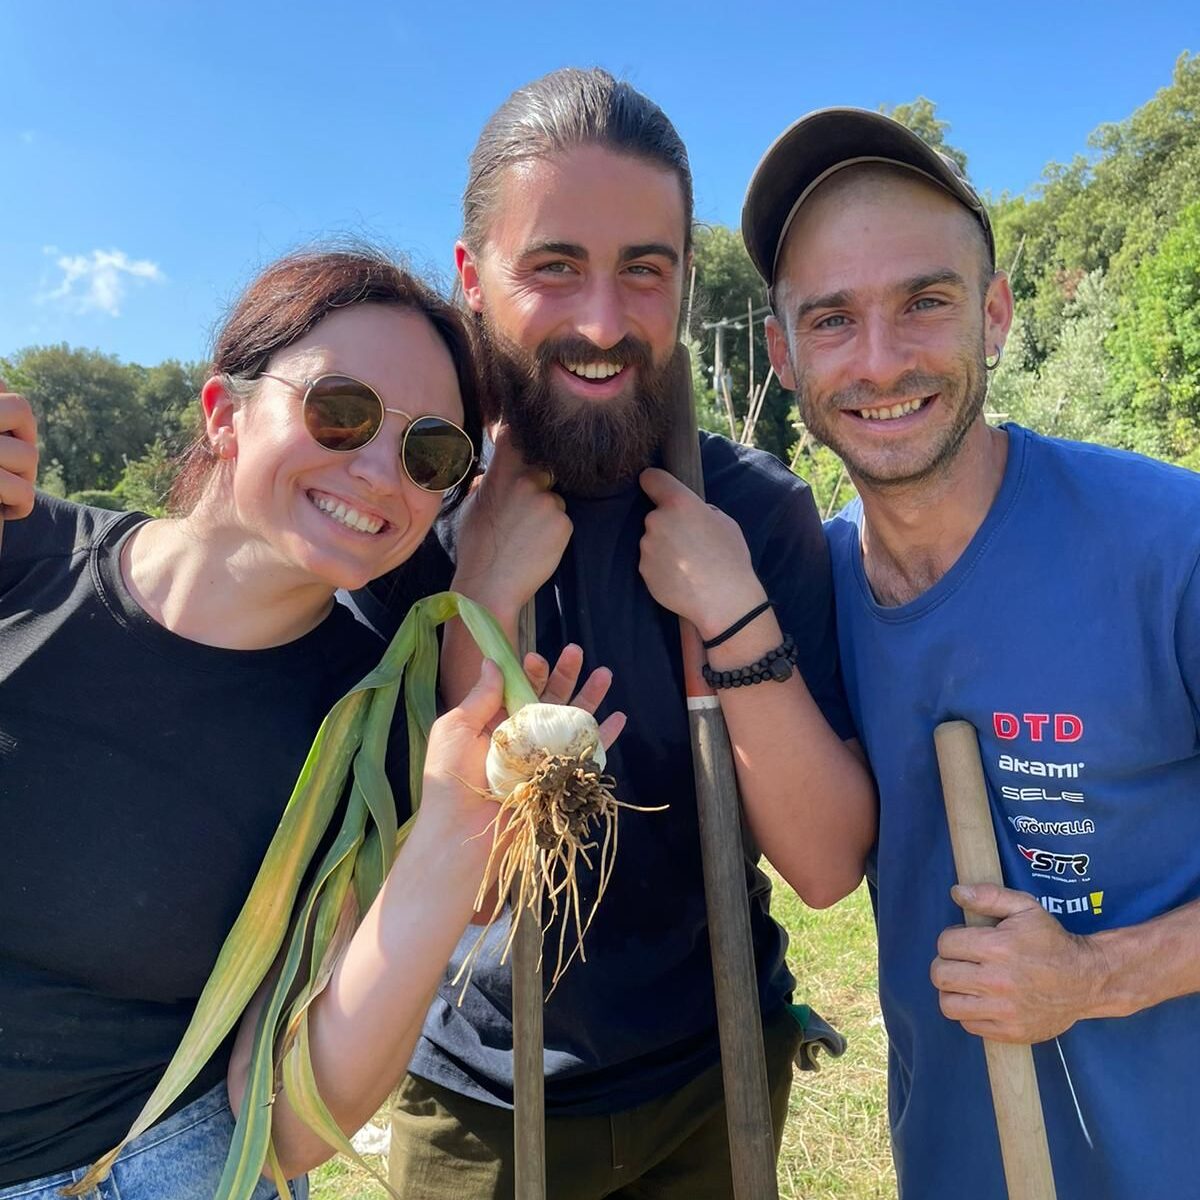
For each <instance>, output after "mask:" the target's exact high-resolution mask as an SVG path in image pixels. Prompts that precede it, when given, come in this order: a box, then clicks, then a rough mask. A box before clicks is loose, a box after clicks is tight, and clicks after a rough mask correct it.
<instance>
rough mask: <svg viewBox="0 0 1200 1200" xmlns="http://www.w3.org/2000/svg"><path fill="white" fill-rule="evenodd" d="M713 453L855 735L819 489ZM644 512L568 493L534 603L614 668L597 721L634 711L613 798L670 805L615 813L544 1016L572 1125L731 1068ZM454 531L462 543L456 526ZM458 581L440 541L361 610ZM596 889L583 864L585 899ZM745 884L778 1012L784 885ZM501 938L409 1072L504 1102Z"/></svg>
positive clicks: (566, 636) (759, 958)
mask: <svg viewBox="0 0 1200 1200" xmlns="http://www.w3.org/2000/svg"><path fill="white" fill-rule="evenodd" d="M702 446H703V464H704V477H705V487H706V490H707V497H708V500H709V502H710V503H712V504H715V505H716V506H718V507H719V508H721V509H723V510H724V511H725V512H727V513H728V514H730V515H731V516H732V517H734V518H735V519H736V520H737V521H738V523H739V524H740V525H741V527H742V529H743V531H744V533H745V535H746V540H747V542H748V544H749V547H750V552H751V555H752V557H753V560H754V565H755V569H756V571H757V572H758V575H759V578H760V579H761V580H762V582H763V585H764V587H765V588H766V590H767V593H768V594H769V595H770V597H771V598H772V600H774V601H775V604H776V611H777V613H778V617H779V623H780V625H781V626H782V627H783V629H784V631H785V632H786V633H791V634H792V635H793V636H794V637H795V639H796V641H797V643H798V645H799V649H800V666H801V670H802V672H803V674H804V677H805V679H806V680H807V682H808V686H809V688H810V689H811V690H812V693H813V695H814V697H815V698H816V700H817V702H818V703H819V704H820V705H821V708H822V710H823V711H824V712H825V714H826V716H827V717H828V719H829V720H830V721H831V723H832V724H833V726H834V728H835V729H836V730H837V731H838V733H839V734H841V735H842V736H844V737H849V736H852V727H851V724H850V720H849V715H848V713H847V710H846V708H845V703H844V700H843V698H842V692H841V684H840V679H839V676H838V672H837V663H836V646H835V634H834V628H833V612H832V596H831V585H830V575H829V561H828V553H827V550H826V547H825V542H824V538H823V536H822V532H821V526H820V521H819V519H818V517H817V513H816V509H815V506H814V504H813V501H812V497H811V494H810V493H809V490H808V487H807V485H805V484H804V483H803V482H802V481H801V480H799V479H797V478H796V477H795V476H794V475H792V474H791V472H789V471H788V470H787V469H786V468H785V467H784V466H783V465H782V464H781V463H779V462H778V461H777V460H776V459H774V458H772V457H771V456H769V455H766V454H763V453H762V452H761V451H756V450H751V449H747V448H745V447H741V446H735V445H734V444H733V443H731V442H729V441H727V440H726V439H724V438H719V437H712V436H707V435H704V436H703V437H702ZM650 508H651V504H650V502H649V500H648V499H647V498H646V497H645V495H644V494H643V493H642V491H641V489H640V488H639V487H637V485H636V484H632V485H629V486H626V487H622V488H620V489H618V490H616V491H614V493H613V494H611V495H609V496H605V497H602V498H598V499H587V500H581V499H578V498H576V497H567V513H568V515H569V516H570V518H571V520H572V522H573V524H574V533H573V534H572V537H571V541H570V543H569V545H568V546H567V549H566V552H565V553H564V555H563V557H562V561H561V562H560V564H559V567H558V569H557V570H556V571H555V573H554V576H553V577H552V578H551V580H550V581H549V582H548V583H547V584H546V585H545V586H544V587H543V588H542V589H541V591H540V592H539V593H538V597H537V614H538V643H537V644H538V649H539V651H540V652H541V653H543V654H545V655H546V656H547V657H548V658H549V659H550V660H551V661H552V662H553V660H554V658H555V656H556V655H557V654H558V652H559V651H560V650H561V649H562V647H563V646H564V645H565V644H566V643H567V642H570V641H573V642H577V643H578V644H579V645H581V646H582V647H583V650H584V654H585V669H588V668H590V667H596V666H601V665H603V666H609V667H611V668H612V669H613V673H614V678H613V686H612V690H611V691H610V693H609V696H608V699H607V702H606V704H605V706H604V707H603V708H602V710H601V712H600V714H599V715H600V716H601V718H603V716H604V714H605V713H606V712H608V711H612V710H621V711H624V712H625V713H627V714H628V717H629V723H628V725H627V727H626V729H625V732H624V733H623V734H622V735H621V737H620V739H619V741H618V742H617V743H616V745H615V746H614V747H613V749H612V750H611V751H610V753H609V758H608V767H607V770H608V771H609V772H611V774H612V775H613V776H615V778H616V781H617V788H616V792H617V795H618V797H619V798H620V799H622V800H625V801H628V802H629V803H630V804H636V805H647V806H651V805H661V804H666V805H668V806H669V807H668V808H667V809H666V811H664V812H656V813H638V812H630V811H627V810H626V811H622V812H621V815H620V846H619V850H618V854H617V860H616V869H615V872H614V874H613V876H612V879H611V882H610V883H609V886H608V889H607V891H606V892H605V896H604V900H603V903H602V904H601V905H600V908H599V910H598V912H597V914H596V917H595V920H594V922H593V923H592V926H591V929H590V930H589V931H588V934H587V939H586V942H585V948H586V953H587V961H586V962H580V961H579V960H578V959H576V961H575V962H574V963H572V965H571V967H570V969H569V970H568V971H567V972H566V974H565V975H564V976H563V978H562V979H561V980H560V982H559V984H558V987H557V989H556V991H555V992H554V994H553V995H552V996H551V997H550V999H549V1001H548V1003H547V1005H546V1010H545V1047H546V1050H545V1071H546V1107H547V1110H548V1111H550V1112H553V1113H555V1114H558V1115H563V1114H585V1113H603V1112H617V1111H620V1110H622V1109H627V1108H630V1107H633V1106H634V1105H636V1104H639V1103H641V1102H642V1101H644V1100H646V1099H649V1098H651V1097H653V1096H657V1095H662V1094H665V1093H667V1092H670V1091H672V1090H674V1089H675V1088H677V1087H680V1086H682V1085H683V1084H684V1083H686V1082H687V1081H688V1080H689V1079H690V1078H692V1077H693V1076H695V1075H697V1074H699V1073H700V1072H701V1071H703V1070H704V1069H705V1068H707V1067H709V1066H711V1065H712V1064H713V1063H715V1062H716V1061H717V1059H718V1046H717V1030H716V1010H715V1005H714V999H713V984H712V963H711V959H710V955H709V945H708V928H707V922H706V917H705V907H704V889H703V884H702V878H701V865H700V844H699V834H698V829H697V821H696V804H695V792H694V784H693V778H692V759H691V745H690V738H689V732H688V719H687V711H686V708H685V706H684V701H683V668H682V663H681V658H680V650H679V623H678V619H677V618H676V617H675V616H674V615H673V614H672V613H670V612H668V611H666V610H665V609H663V608H661V607H660V606H659V605H658V604H657V603H656V602H655V601H654V599H653V598H652V597H651V595H650V593H649V592H648V591H647V589H646V586H645V584H644V583H643V582H642V578H641V576H640V575H639V573H638V559H639V547H638V543H639V541H640V539H641V537H642V533H643V528H644V523H645V518H646V514H647V513H648V512H649V511H650ZM442 539H443V541H444V542H445V543H446V544H447V545H449V544H451V543H452V540H453V539H452V531H451V530H443V531H442ZM451 571H452V568H451V561H450V554H449V552H448V551H447V550H446V549H445V548H444V547H443V545H442V544H440V543H438V544H433V543H430V544H427V545H426V547H425V548H424V549H423V551H422V552H421V554H419V555H418V556H417V558H416V560H414V561H410V563H408V564H406V566H405V568H404V570H403V572H402V573H400V574H399V575H398V576H397V577H396V578H385V579H383V580H380V581H377V582H376V583H375V584H373V585H372V589H371V591H370V592H369V593H366V594H360V595H359V596H358V597H357V599H358V601H359V605H360V607H361V608H362V609H363V610H364V612H365V613H366V614H367V616H368V617H372V618H373V619H374V620H375V621H376V622H378V623H381V624H384V625H385V628H386V630H387V631H389V632H390V630H391V629H394V627H395V625H396V624H397V623H398V621H399V620H400V619H401V618H402V617H403V615H404V613H405V611H406V610H407V606H408V603H409V602H410V601H411V599H413V598H415V595H416V594H420V593H419V592H416V593H414V592H413V590H412V589H413V588H414V587H416V588H419V589H421V590H423V591H432V590H436V589H438V588H442V587H446V586H448V585H449V582H450V575H451ZM381 602H382V603H381ZM385 610H386V611H385ZM803 786H804V785H803V781H798V782H797V787H798V788H802V787H803ZM594 886H595V884H594V879H593V878H592V877H590V876H589V875H588V874H587V873H586V872H585V873H584V874H583V876H582V877H581V891H582V893H583V898H584V900H585V902H587V901H590V899H591V897H592V896H593V895H594ZM746 886H747V890H748V893H749V895H750V898H751V903H750V911H751V927H752V931H753V937H754V949H755V958H756V962H757V967H758V979H759V991H760V997H761V1002H762V1007H763V1011H764V1012H766V1013H770V1012H772V1011H774V1010H775V1009H776V1008H778V1006H779V1005H780V1004H781V1003H782V1002H783V1000H784V998H785V996H787V995H788V994H789V993H790V992H791V990H792V986H793V983H794V981H793V979H792V976H791V974H790V973H789V972H788V969H787V966H786V964H785V962H784V950H785V948H786V935H785V934H784V932H783V930H782V929H781V928H780V927H779V926H778V925H777V924H776V923H775V922H774V921H773V920H772V919H771V917H770V915H769V913H768V905H769V898H770V884H769V883H768V881H767V879H766V877H765V876H764V875H763V874H762V873H761V872H760V871H758V869H757V868H756V867H755V866H754V865H753V863H752V862H751V861H750V860H749V859H748V860H747V863H746ZM585 911H586V909H585ZM504 932H505V930H504V929H495V930H493V934H492V942H493V946H492V947H491V948H490V949H489V950H488V951H485V953H484V955H483V956H482V957H481V959H480V960H479V961H478V962H477V963H476V965H475V968H474V973H473V975H472V977H471V982H470V986H469V987H468V988H467V990H466V993H465V996H464V997H463V1002H462V1005H461V1006H459V1005H458V997H459V992H460V990H461V989H460V988H455V987H453V986H452V985H451V984H450V982H449V979H450V978H451V977H452V976H453V974H454V972H455V970H456V969H457V965H458V963H459V962H460V961H461V959H462V957H463V955H464V954H465V953H466V951H467V950H468V949H469V948H470V947H471V945H472V944H473V943H474V939H475V938H476V936H477V934H478V931H477V930H469V931H468V932H467V934H466V936H465V937H464V939H463V942H462V943H461V945H460V947H459V950H458V952H457V953H456V955H455V959H454V961H453V962H452V963H451V967H450V972H449V974H448V976H447V981H446V982H445V983H444V984H443V986H442V988H441V989H440V991H439V993H438V996H437V998H436V999H435V1001H434V1004H433V1007H432V1009H431V1010H430V1013H429V1016H428V1019H427V1021H426V1023H425V1029H424V1034H423V1037H422V1039H421V1041H420V1044H419V1045H418V1048H417V1051H416V1054H415V1056H414V1059H413V1062H412V1066H411V1069H412V1071H413V1073H415V1074H417V1075H420V1076H422V1077H423V1078H426V1079H430V1080H433V1081H435V1082H437V1083H440V1084H442V1085H444V1086H446V1087H449V1088H451V1089H453V1090H455V1091H458V1092H461V1093H463V1094H466V1095H469V1096H474V1097H477V1098H479V1099H482V1100H485V1101H489V1102H492V1103H495V1104H501V1105H507V1104H511V1102H512V1027H511V971H510V969H509V967H508V966H507V965H506V966H500V965H499V964H498V963H497V961H496V953H495V944H496V943H498V942H499V941H500V940H501V938H502V936H503V934H504ZM547 941H548V943H549V941H550V939H549V936H548V938H547ZM554 949H555V953H556V951H557V946H556V941H555V944H554Z"/></svg>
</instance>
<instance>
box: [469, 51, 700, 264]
mask: <svg viewBox="0 0 1200 1200" xmlns="http://www.w3.org/2000/svg"><path fill="white" fill-rule="evenodd" d="M586 145H598V146H603V147H605V148H606V149H609V150H615V151H617V152H619V153H621V154H628V155H630V156H632V157H634V158H642V159H646V160H647V161H649V162H651V163H654V164H656V165H658V166H661V167H663V168H665V169H666V170H668V171H673V172H674V173H675V175H676V177H677V178H678V180H679V187H680V190H681V191H682V192H683V216H684V232H683V236H684V246H685V248H687V249H690V248H691V244H692V208H693V201H692V169H691V166H690V165H689V163H688V156H687V149H686V148H685V147H684V144H683V141H682V139H681V138H680V136H679V134H678V133H677V132H676V130H675V126H674V125H672V124H671V122H670V121H669V120H668V118H667V115H666V113H664V112H663V110H662V109H661V108H659V107H658V105H657V104H655V103H654V101H653V100H650V99H649V98H648V97H646V96H643V95H642V93H641V92H639V91H638V90H637V89H636V88H634V87H632V86H631V85H630V84H628V83H626V82H624V81H623V80H617V79H614V78H613V76H611V75H610V74H609V73H608V72H607V71H604V70H601V69H600V68H599V67H593V68H591V69H590V70H581V69H580V68H578V67H564V68H563V69H562V70H559V71H552V72H551V73H550V74H549V75H543V76H542V78H541V79H535V80H534V81H533V82H532V83H530V84H527V85H526V86H525V87H523V88H518V89H517V90H516V91H515V92H513V94H512V95H511V96H509V98H508V99H507V100H505V102H504V103H503V104H502V105H500V107H499V108H498V109H496V111H495V112H494V113H493V114H492V115H491V117H490V118H489V119H488V123H487V124H486V125H485V126H484V127H483V132H482V133H481V134H480V135H479V141H477V142H476V143H475V149H474V150H473V151H472V152H471V158H470V164H469V167H470V170H469V175H468V178H467V187H466V191H465V192H464V193H463V233H462V237H463V241H464V242H466V244H467V245H468V246H469V247H470V248H471V251H472V252H473V253H475V254H478V253H479V252H480V251H481V250H482V249H483V246H484V243H485V242H486V241H487V222H488V218H489V216H490V214H491V210H492V207H493V205H494V203H495V199H496V191H497V189H498V187H499V184H500V180H501V178H502V177H503V174H504V171H505V170H506V169H507V168H508V167H510V166H512V165H513V164H514V163H518V162H525V161H526V160H528V159H531V158H541V157H545V156H547V155H550V154H555V153H560V152H562V151H564V150H571V149H574V148H575V147H576V146H586Z"/></svg>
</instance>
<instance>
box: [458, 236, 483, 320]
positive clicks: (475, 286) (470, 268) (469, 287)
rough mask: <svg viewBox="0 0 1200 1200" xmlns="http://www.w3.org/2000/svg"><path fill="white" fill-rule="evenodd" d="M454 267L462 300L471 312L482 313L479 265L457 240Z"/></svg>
mask: <svg viewBox="0 0 1200 1200" xmlns="http://www.w3.org/2000/svg"><path fill="white" fill-rule="evenodd" d="M454 267H455V270H457V271H458V282H459V284H460V285H461V286H462V294H463V299H464V300H466V302H467V306H468V307H469V308H470V310H471V311H472V312H483V287H482V285H481V284H480V282H479V264H478V263H477V262H476V261H475V256H474V255H473V254H472V253H471V251H470V250H469V249H468V248H467V244H466V243H465V242H464V241H462V240H461V239H459V241H457V242H455V243H454Z"/></svg>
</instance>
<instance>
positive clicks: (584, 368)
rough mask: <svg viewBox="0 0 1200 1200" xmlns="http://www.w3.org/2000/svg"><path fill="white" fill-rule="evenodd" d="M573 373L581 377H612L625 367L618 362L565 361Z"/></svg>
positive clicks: (565, 364) (564, 364)
mask: <svg viewBox="0 0 1200 1200" xmlns="http://www.w3.org/2000/svg"><path fill="white" fill-rule="evenodd" d="M563 366H564V367H566V369H567V370H568V371H570V372H571V374H572V375H578V376H579V377H580V378H581V379H611V378H612V376H614V375H617V374H619V373H620V372H621V371H622V370H623V368H622V367H620V366H619V365H618V364H617V363H597V362H590V363H569V362H565V363H563Z"/></svg>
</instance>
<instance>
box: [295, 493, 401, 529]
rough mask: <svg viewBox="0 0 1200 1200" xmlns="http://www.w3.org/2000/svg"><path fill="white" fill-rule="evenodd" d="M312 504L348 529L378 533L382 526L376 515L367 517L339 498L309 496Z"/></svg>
mask: <svg viewBox="0 0 1200 1200" xmlns="http://www.w3.org/2000/svg"><path fill="white" fill-rule="evenodd" d="M309 499H311V500H312V502H313V504H315V505H316V506H317V508H319V509H320V510H321V511H322V512H323V513H325V514H326V516H329V517H332V518H333V519H334V520H335V521H337V522H339V523H340V524H342V525H345V526H346V527H347V528H349V529H357V530H358V531H359V532H360V533H378V532H379V531H380V530H381V529H382V528H383V525H384V523H383V521H381V520H380V519H379V518H378V517H368V516H367V515H366V513H360V512H359V511H358V509H357V508H351V507H350V506H349V505H348V504H346V503H345V502H344V501H341V500H331V499H330V498H329V497H328V496H310V497H309Z"/></svg>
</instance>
